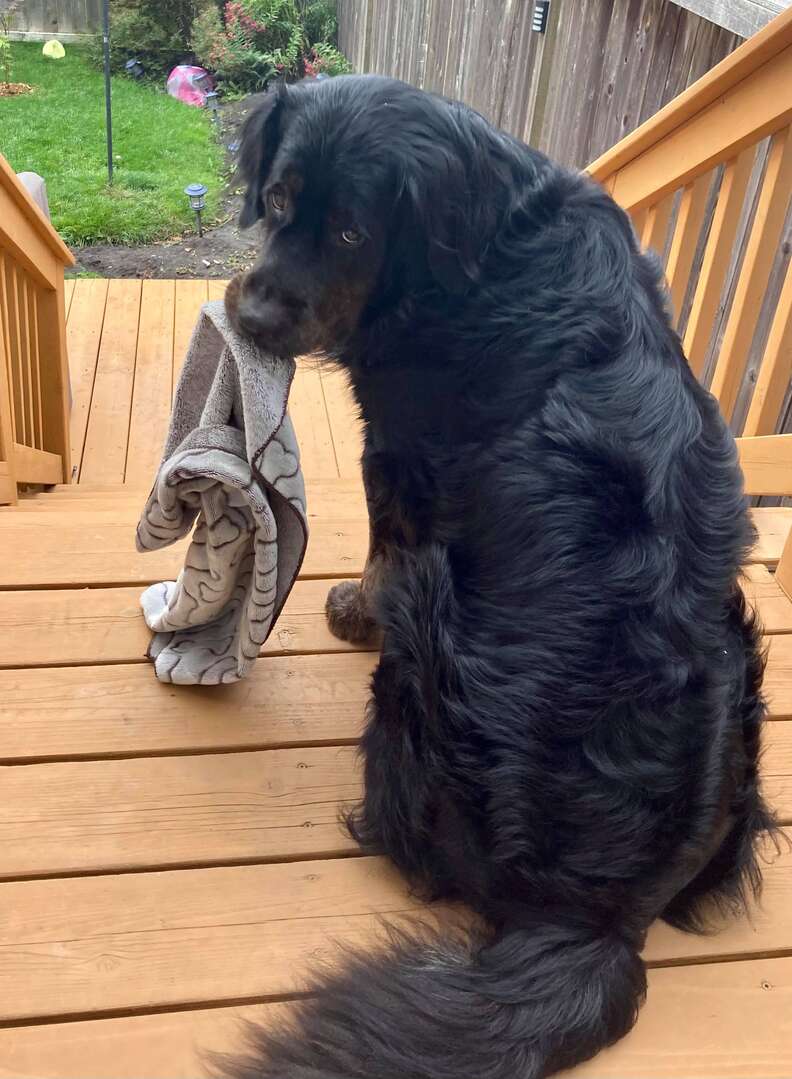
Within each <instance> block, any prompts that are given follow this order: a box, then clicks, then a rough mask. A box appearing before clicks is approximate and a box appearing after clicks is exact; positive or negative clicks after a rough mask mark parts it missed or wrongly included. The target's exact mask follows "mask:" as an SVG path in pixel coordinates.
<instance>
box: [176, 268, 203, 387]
mask: <svg viewBox="0 0 792 1079" xmlns="http://www.w3.org/2000/svg"><path fill="white" fill-rule="evenodd" d="M208 298H209V287H208V282H207V281H177V282H176V309H175V314H174V327H173V371H172V374H171V393H172V394H173V393H175V392H176V386H177V384H178V381H179V375H180V374H181V369H182V364H183V363H184V357H185V356H186V354H187V348H188V346H189V344H190V338H191V337H192V332H193V330H194V329H195V323H196V321H197V319H198V314H199V311H200V309H201V304H204V303H206V301H207V299H208Z"/></svg>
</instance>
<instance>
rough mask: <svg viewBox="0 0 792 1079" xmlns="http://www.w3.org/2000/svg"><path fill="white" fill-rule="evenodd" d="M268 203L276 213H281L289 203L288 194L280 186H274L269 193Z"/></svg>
mask: <svg viewBox="0 0 792 1079" xmlns="http://www.w3.org/2000/svg"><path fill="white" fill-rule="evenodd" d="M269 204H270V206H271V207H272V209H273V210H274V211H275V212H276V213H278V214H282V213H283V211H284V210H285V209H286V207H287V206H288V205H289V196H288V195H287V194H286V192H285V191H284V190H283V188H282V187H275V188H273V189H272V191H270V193H269Z"/></svg>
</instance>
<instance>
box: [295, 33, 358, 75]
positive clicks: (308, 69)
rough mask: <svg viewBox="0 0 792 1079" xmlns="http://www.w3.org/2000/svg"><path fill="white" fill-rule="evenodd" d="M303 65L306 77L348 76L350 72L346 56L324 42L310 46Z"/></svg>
mask: <svg viewBox="0 0 792 1079" xmlns="http://www.w3.org/2000/svg"><path fill="white" fill-rule="evenodd" d="M303 63H304V66H305V74H306V75H331V76H332V75H348V74H349V73H350V72H351V70H352V65H351V64H350V62H349V60H347V58H346V56H344V54H343V53H342V52H340V51H339V50H338V49H337V48H336V47H335V45H329V44H328V43H327V42H326V41H317V42H316V44H315V45H312V46H311V49H310V51H309V54H308V56H306V57H304V59H303Z"/></svg>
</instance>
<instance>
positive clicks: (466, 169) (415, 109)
mask: <svg viewBox="0 0 792 1079" xmlns="http://www.w3.org/2000/svg"><path fill="white" fill-rule="evenodd" d="M484 133H486V134H487V136H488V137H492V135H493V134H494V132H493V130H492V129H491V128H489V126H488V125H486V123H485V122H484V121H483V120H482V119H481V118H480V117H478V116H477V115H476V114H474V113H471V112H470V111H469V110H467V109H465V108H464V106H460V105H456V104H452V103H449V102H446V101H444V100H442V99H440V98H436V97H433V96H432V95H429V94H424V93H422V92H421V91H418V90H415V89H413V88H412V87H409V86H407V85H406V84H404V83H400V82H397V81H395V80H392V79H384V78H379V77H375V76H346V77H341V78H335V79H328V80H319V81H314V82H304V83H300V84H297V85H294V86H290V87H286V86H281V87H279V88H278V89H277V90H275V91H273V92H271V93H269V94H267V95H265V96H264V97H262V98H261V99H260V100H259V101H258V102H257V103H256V105H255V107H254V108H253V110H252V111H251V113H250V115H249V117H248V119H247V121H246V124H245V127H244V131H243V136H242V146H241V151H240V162H239V168H240V172H241V174H242V176H243V177H244V180H245V182H246V194H245V200H244V207H243V210H242V214H241V217H240V224H241V225H242V226H243V227H246V226H249V225H252V224H253V223H254V222H256V221H261V223H262V247H261V255H260V258H259V260H258V262H257V264H256V266H255V267H254V268H253V270H251V271H250V272H249V273H247V274H243V275H240V276H239V277H237V278H235V279H234V281H233V282H232V284H231V286H230V287H229V290H228V293H227V296H226V306H227V308H228V311H229V315H230V317H231V320H232V322H233V323H234V325H235V326H236V328H237V329H238V330H239V331H240V332H242V333H244V334H247V335H249V336H251V337H253V338H254V339H256V340H257V341H258V342H259V343H260V344H262V345H263V346H266V347H268V348H270V349H272V350H274V351H276V352H279V353H281V354H283V355H293V354H296V353H300V352H312V351H325V352H330V353H334V352H338V351H339V350H341V349H343V347H344V345H345V343H346V342H348V341H349V340H350V338H352V337H353V336H354V334H355V333H356V331H357V330H358V329H359V328H360V327H361V326H362V325H366V324H367V323H368V322H370V321H372V320H374V319H375V318H376V317H377V315H378V314H379V313H381V312H382V311H383V310H387V309H388V307H389V306H392V305H394V304H396V303H398V302H399V300H401V299H402V298H403V296H404V294H405V293H407V294H410V293H420V292H426V291H427V290H429V289H439V290H445V291H448V292H457V293H458V292H464V291H465V290H466V289H468V288H469V287H470V286H471V284H472V283H473V282H475V280H476V278H477V275H478V272H479V265H478V264H479V257H480V255H481V251H482V249H483V248H484V247H485V246H486V235H485V234H486V231H487V229H488V228H490V227H491V224H492V215H493V207H492V206H491V205H490V204H489V200H492V199H494V197H495V193H494V191H493V190H492V185H490V187H489V189H488V186H487V183H486V182H485V181H484V180H483V178H482V177H481V176H480V175H478V174H479V173H481V171H482V162H483V157H484V151H483V149H482V146H483V135H484Z"/></svg>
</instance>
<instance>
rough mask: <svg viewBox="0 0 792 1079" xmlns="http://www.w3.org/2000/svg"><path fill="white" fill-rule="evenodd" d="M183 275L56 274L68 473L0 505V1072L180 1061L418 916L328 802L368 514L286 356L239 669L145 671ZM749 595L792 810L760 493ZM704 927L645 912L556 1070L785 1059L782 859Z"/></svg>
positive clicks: (336, 435)
mask: <svg viewBox="0 0 792 1079" xmlns="http://www.w3.org/2000/svg"><path fill="white" fill-rule="evenodd" d="M221 290H222V286H221V285H219V284H217V283H214V282H213V283H209V284H207V283H206V282H201V281H178V282H173V281H144V282H142V283H141V282H140V281H109V282H108V281H100V280H80V281H77V282H76V283H74V284H69V285H67V295H66V300H67V308H68V340H69V350H70V363H71V373H72V390H73V402H74V403H73V410H72V462H73V467H74V470H75V478H76V479H77V480H78V481H79V483H78V485H77V486H76V487H72V488H63V487H61V488H58V489H55V490H53V491H51V492H48V493H46V494H39V495H35V496H33V497H29V498H26V499H22V500H21V501H20V504H19V506H18V507H16V508H7V509H0V550H2V552H3V557H2V560H0V633H1V634H2V641H3V649H2V655H0V735H1V741H0V745H2V747H3V748H2V753H1V754H0V756H1V758H2V765H3V767H2V769H1V770H0V786H1V787H2V790H1V791H0V840H1V841H0V880H2V883H0V1076H3V1077H6V1079H11V1077H13V1079H20V1077H28V1079H32V1077H37V1079H41V1077H42V1076H47V1077H53V1079H55V1077H57V1079H133V1077H134V1079H141V1077H143V1079H179V1077H184V1079H188V1077H189V1079H197V1077H198V1076H200V1075H201V1074H202V1068H201V1063H200V1051H201V1049H220V1048H230V1047H233V1046H234V1045H235V1044H237V1041H238V1022H237V1020H238V1018H239V1017H241V1016H263V1017H266V1016H267V1015H268V1014H272V1013H273V1011H274V1010H275V1009H277V1008H278V1007H279V1006H280V1004H279V1002H281V1001H284V1000H287V999H288V998H290V997H291V996H293V995H294V994H295V993H298V992H299V991H300V990H301V989H302V988H303V985H304V981H303V979H304V972H305V969H306V966H307V964H308V963H309V962H310V961H311V960H312V959H315V958H317V957H319V956H325V955H328V954H332V948H333V941H338V940H345V941H364V940H367V939H370V938H371V937H372V936H373V935H374V934H375V933H376V932H377V924H378V916H379V915H382V914H400V913H402V912H405V911H409V910H413V909H417V908H416V904H415V903H414V901H412V900H411V899H410V898H409V897H408V896H407V895H406V894H405V890H404V887H403V885H402V883H401V882H400V880H399V878H398V876H397V874H396V873H395V872H394V871H393V870H391V869H390V868H389V867H388V866H387V865H386V864H385V863H383V862H382V861H380V860H377V859H371V858H363V857H360V856H358V855H357V854H356V852H355V850H354V849H353V847H352V846H351V844H350V842H349V841H348V840H347V839H346V838H345V837H344V836H343V835H342V834H341V832H340V831H339V828H338V825H337V817H336V815H337V806H338V803H339V802H341V801H345V800H349V799H352V798H354V797H355V796H356V793H357V792H358V789H359V775H358V769H357V765H356V760H355V749H354V743H355V740H356V738H357V736H358V733H359V731H360V726H361V722H362V717H363V707H364V702H365V700H366V696H367V681H368V677H369V674H370V671H371V669H372V667H373V664H374V661H375V657H374V655H372V654H371V653H367V652H360V651H355V650H353V649H352V648H350V647H349V646H346V645H344V644H342V643H340V642H338V641H336V640H335V639H334V638H333V637H331V636H330V634H329V633H328V631H327V629H326V627H325V623H324V617H323V604H324V597H325V594H326V591H327V587H328V581H329V580H330V579H333V578H340V577H346V576H355V575H359V574H360V572H361V570H362V567H363V560H364V557H365V550H366V541H367V524H366V515H365V507H364V501H363V497H362V493H361V489H360V481H359V475H358V463H357V455H358V445H359V438H358V429H357V422H356V420H355V417H354V415H353V413H352V410H351V407H350V404H349V399H348V396H347V393H346V390H345V388H344V385H343V382H342V381H341V379H340V377H339V376H337V375H333V374H330V375H328V374H327V372H325V371H321V372H320V371H318V370H317V369H316V368H314V367H312V366H310V365H307V364H306V365H302V366H301V367H300V370H299V373H298V376H297V379H296V382H295V386H294V389H293V393H292V397H291V403H290V408H291V413H292V417H293V419H294V422H295V426H296V428H297V433H298V437H299V439H300V442H301V446H302V452H303V465H304V470H305V474H306V478H307V481H308V500H309V511H310V515H311V542H310V546H309V552H308V556H307V558H306V562H305V565H304V568H303V573H302V577H301V579H300V581H299V582H298V583H297V585H296V587H295V589H294V591H293V593H292V595H291V597H290V599H289V602H288V604H287V606H286V609H285V611H284V613H283V615H282V617H281V620H280V622H279V623H278V626H277V629H276V631H275V633H274V634H273V636H272V638H271V640H270V641H269V642H268V643H267V645H266V647H265V649H264V655H263V657H262V658H261V659H260V660H259V661H258V663H257V665H256V670H255V672H254V674H253V675H252V677H251V678H250V679H248V680H247V681H245V682H243V683H241V684H238V685H235V686H229V687H222V688H214V689H206V690H202V689H186V688H179V687H173V686H163V685H160V684H158V683H157V682H156V680H155V678H154V674H153V671H152V668H151V666H150V665H149V664H148V663H147V662H146V661H145V660H144V658H143V653H144V650H145V647H146V643H147V640H148V632H147V630H146V629H145V627H144V624H143V621H142V618H141V615H140V613H139V609H138V596H139V594H140V591H141V586H142V585H144V584H145V583H148V582H150V581H152V580H155V579H162V578H164V577H169V576H172V575H173V574H174V573H175V572H176V570H177V568H178V565H179V562H180V558H181V549H179V550H172V551H164V552H158V553H154V554H149V555H145V556H140V555H138V554H137V553H136V552H135V550H134V524H135V521H136V519H137V516H138V513H139V510H140V508H141V505H142V501H143V499H144V496H145V490H146V488H147V485H148V484H149V482H150V480H151V477H152V474H153V472H154V469H155V466H156V464H157V462H158V459H159V454H160V448H161V444H162V440H163V436H164V432H165V428H166V425H167V419H168V412H169V408H170V402H171V394H172V390H173V386H174V383H175V380H176V378H177V376H178V369H179V362H180V358H181V356H182V355H183V352H184V348H185V345H186V342H187V340H188V337H189V334H190V331H191V329H192V326H193V323H194V320H195V316H196V313H197V308H198V305H199V304H200V303H201V302H203V301H204V300H205V299H207V297H210V298H211V297H213V296H214V295H219V294H220V292H221ZM757 522H758V524H759V528H760V533H761V538H760V543H759V546H758V547H757V549H756V551H755V552H754V556H753V563H752V565H751V566H750V567H749V570H748V581H747V584H746V588H747V590H748V591H749V593H750V594H751V595H752V596H753V597H754V598H755V602H756V603H757V605H758V607H759V609H760V611H761V614H762V617H763V619H764V623H765V627H766V631H767V634H768V645H769V665H768V675H767V693H768V699H769V704H770V713H771V717H770V718H771V721H770V723H769V724H768V728H767V736H766V751H765V757H764V775H765V784H766V790H767V793H768V796H769V798H770V800H771V802H772V803H773V805H774V806H775V807H776V809H777V810H778V812H779V814H780V816H781V818H782V819H783V820H784V821H785V822H787V823H792V603H790V601H789V600H788V599H787V598H786V597H785V595H784V594H783V593H782V591H781V589H780V588H779V587H778V585H777V584H776V582H775V581H774V579H773V575H772V572H771V569H772V566H773V564H774V563H775V562H776V561H777V559H778V557H779V553H780V550H781V546H782V544H783V541H784V537H785V535H786V533H787V532H788V530H789V528H790V525H792V510H764V511H758V513H757ZM765 879H766V884H765V894H764V900H763V903H762V906H761V907H760V908H759V909H757V910H756V911H754V912H753V916H752V919H751V920H743V921H739V922H733V923H731V924H729V925H727V926H726V927H725V928H724V929H723V931H722V932H720V933H718V934H715V935H711V936H705V937H698V936H688V935H684V934H682V933H679V932H677V931H675V930H672V929H670V928H669V927H667V926H664V925H657V926H656V927H655V928H654V929H653V931H652V933H651V934H650V938H649V941H648V944H647V948H646V958H647V960H648V962H649V964H650V966H651V971H650V992H649V999H648V1003H647V1005H646V1007H645V1009H644V1011H643V1013H642V1016H641V1019H640V1020H639V1023H638V1025H637V1027H636V1029H635V1031H634V1032H633V1033H632V1034H631V1035H630V1036H629V1037H628V1038H627V1039H626V1040H625V1041H624V1042H622V1043H621V1044H620V1045H619V1046H617V1047H616V1048H614V1049H613V1050H611V1051H609V1052H607V1053H604V1054H602V1055H601V1057H599V1058H598V1059H597V1060H596V1061H594V1062H591V1063H590V1064H588V1065H586V1066H584V1067H583V1068H581V1069H578V1070H577V1071H576V1072H575V1075H576V1076H577V1075H579V1076H588V1077H590V1079H592V1077H600V1079H604V1077H606V1076H607V1077H609V1079H627V1077H632V1079H634V1077H636V1076H641V1077H646V1079H649V1077H660V1076H665V1077H670V1076H676V1077H682V1076H686V1077H690V1076H697V1077H705V1076H706V1077H711V1079H716V1077H717V1079H724V1077H745V1079H749V1077H750V1079H758V1077H786V1079H788V1077H789V1076H790V1075H792V854H790V853H789V852H786V851H785V852H783V853H782V854H781V855H780V856H778V857H776V858H775V859H774V860H773V861H772V863H771V864H768V866H767V869H766V878H765Z"/></svg>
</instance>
